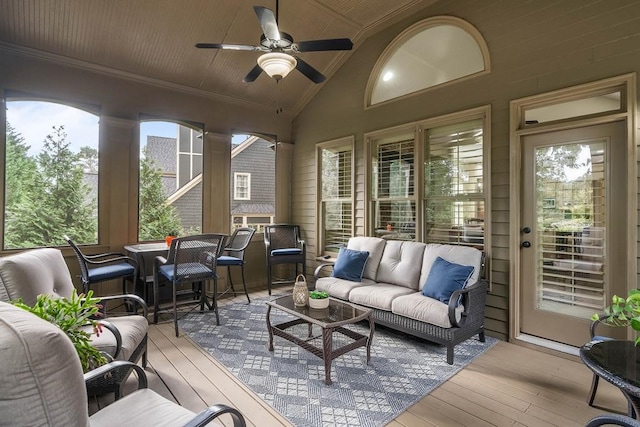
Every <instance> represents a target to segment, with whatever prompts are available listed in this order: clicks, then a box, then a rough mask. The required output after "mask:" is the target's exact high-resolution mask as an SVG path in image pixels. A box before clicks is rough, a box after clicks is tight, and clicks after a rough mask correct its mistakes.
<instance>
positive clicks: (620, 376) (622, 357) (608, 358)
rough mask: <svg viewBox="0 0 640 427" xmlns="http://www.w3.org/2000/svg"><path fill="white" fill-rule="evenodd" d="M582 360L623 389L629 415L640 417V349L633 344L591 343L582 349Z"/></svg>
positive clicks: (616, 341)
mask: <svg viewBox="0 0 640 427" xmlns="http://www.w3.org/2000/svg"><path fill="white" fill-rule="evenodd" d="M580 358H581V359H582V361H583V362H584V364H585V365H587V367H588V368H589V369H591V370H592V371H593V372H594V373H595V374H596V375H598V376H599V377H600V378H603V379H605V380H607V381H609V382H610V383H611V384H613V385H615V386H616V387H618V388H619V389H620V391H621V392H622V394H624V396H625V397H626V398H627V402H628V404H629V416H630V417H633V418H636V419H637V414H640V347H636V345H635V343H634V342H633V341H619V340H607V341H591V342H589V343H587V344H585V345H583V346H582V348H580Z"/></svg>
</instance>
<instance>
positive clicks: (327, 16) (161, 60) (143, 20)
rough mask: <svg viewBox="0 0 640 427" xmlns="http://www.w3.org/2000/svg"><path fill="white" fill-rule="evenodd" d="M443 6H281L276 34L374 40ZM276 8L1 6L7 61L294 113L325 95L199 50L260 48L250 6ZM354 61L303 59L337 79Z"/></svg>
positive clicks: (41, 1)
mask: <svg viewBox="0 0 640 427" xmlns="http://www.w3.org/2000/svg"><path fill="white" fill-rule="evenodd" d="M435 1H436V0H393V1H389V0H304V1H301V0H281V1H280V5H279V19H278V23H279V27H280V30H281V31H284V32H287V33H289V34H291V35H292V36H293V37H294V39H295V40H315V39H327V38H342V37H348V38H351V40H353V42H354V49H357V48H358V46H359V44H360V43H361V42H362V41H363V40H364V39H365V38H367V37H370V36H371V35H373V34H375V33H376V32H378V31H380V30H382V29H384V28H386V27H387V26H388V25H391V24H392V23H394V22H396V21H397V20H399V19H402V18H405V17H407V16H410V15H411V14H412V13H414V12H415V11H416V10H419V9H422V8H424V7H426V6H427V5H429V4H431V3H434V2H435ZM254 5H260V6H264V7H268V8H270V9H272V10H273V11H274V12H275V0H134V1H132V0H109V1H104V0H0V52H2V51H3V50H5V51H11V52H13V53H16V52H18V53H20V54H25V55H36V56H45V57H46V58H47V59H49V60H54V61H59V62H62V63H67V64H71V65H75V66H80V67H87V68H90V69H91V68H93V69H97V70H101V71H105V72H113V73H116V74H119V75H122V76H125V77H131V78H135V79H140V78H142V79H151V80H153V81H154V82H155V83H156V84H158V83H160V84H165V83H166V84H167V85H169V86H172V87H176V88H179V89H184V90H187V91H197V92H201V93H203V94H205V95H207V96H218V95H221V96H224V97H230V98H234V99H239V100H242V101H245V102H252V103H259V104H270V103H273V102H274V97H275V94H276V93H277V92H278V96H279V103H280V105H281V106H282V107H283V108H284V109H285V110H289V111H292V112H293V113H294V114H295V113H296V112H297V111H299V110H300V109H301V108H302V107H303V106H304V103H306V101H307V100H308V99H310V98H311V97H312V96H313V94H315V92H316V91H317V90H318V86H321V85H315V84H313V83H312V82H310V81H309V80H308V79H306V78H305V77H304V76H303V75H301V74H300V73H298V72H297V71H295V70H294V71H293V72H292V73H291V74H290V75H289V76H288V77H287V78H286V79H285V80H284V81H283V82H281V83H280V85H281V87H280V88H277V87H276V83H275V81H274V80H272V79H269V78H268V77H266V75H264V74H263V75H261V76H260V77H259V78H258V79H257V80H256V81H255V82H253V83H243V82H242V79H243V77H244V76H245V75H246V74H247V73H248V72H249V70H251V68H252V67H253V66H254V65H255V61H256V58H257V57H258V56H259V54H260V53H259V52H251V51H221V50H204V49H196V48H195V47H194V44H195V43H198V42H209V43H232V44H249V45H256V44H258V43H259V40H260V36H261V35H262V30H261V28H260V25H259V22H258V19H257V17H256V15H255V13H254V10H253V6H254ZM349 54H350V53H349V52H307V53H302V54H300V57H301V58H302V59H304V60H305V61H306V62H308V63H309V64H311V65H312V66H314V67H315V68H316V69H318V70H319V71H320V72H322V73H323V74H325V75H326V76H327V77H330V76H331V75H332V73H334V72H335V71H336V70H337V68H339V66H340V65H341V64H342V63H343V62H344V61H345V60H346V58H347V57H348V56H349Z"/></svg>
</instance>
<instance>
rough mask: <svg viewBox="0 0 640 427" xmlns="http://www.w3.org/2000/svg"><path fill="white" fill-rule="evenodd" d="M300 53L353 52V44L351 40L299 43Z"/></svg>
mask: <svg viewBox="0 0 640 427" xmlns="http://www.w3.org/2000/svg"><path fill="white" fill-rule="evenodd" d="M296 44H297V45H298V52H317V51H322V50H351V49H352V48H353V42H352V41H351V40H350V39H326V40H308V41H304V42H297V43H296Z"/></svg>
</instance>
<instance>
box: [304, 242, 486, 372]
mask: <svg viewBox="0 0 640 427" xmlns="http://www.w3.org/2000/svg"><path fill="white" fill-rule="evenodd" d="M347 248H348V249H351V250H355V251H366V252H368V258H367V259H366V264H365V265H364V270H363V271H362V277H361V279H360V280H353V279H352V280H346V279H344V278H340V277H334V275H333V274H332V275H331V276H327V272H328V271H330V270H332V269H333V266H334V264H332V263H326V264H321V265H319V266H318V267H317V268H316V271H315V274H314V276H315V287H316V290H321V291H326V292H328V293H329V295H330V296H331V297H333V298H338V299H342V300H345V301H349V302H351V303H354V304H358V305H362V306H366V307H369V308H372V309H373V310H374V314H375V321H376V324H379V325H384V326H387V327H390V328H393V329H396V330H399V331H402V332H405V333H408V334H411V335H415V336H417V337H420V338H423V339H426V340H428V341H432V342H436V343H439V344H442V345H445V346H446V347H447V363H449V364H453V356H454V347H455V346H456V345H457V344H459V343H461V342H463V341H465V340H467V339H469V338H471V337H473V336H474V335H476V334H477V335H478V336H479V339H480V341H482V342H484V339H485V337H484V310H485V301H486V295H487V282H486V281H485V280H484V279H481V278H480V275H481V271H482V266H483V261H484V259H483V253H482V252H481V251H479V250H478V249H475V248H473V247H468V246H457V245H440V244H425V243H419V242H409V241H399V240H384V239H381V238H377V237H352V238H351V239H349V242H348V244H347ZM365 257H366V255H365ZM438 258H442V259H444V260H446V261H448V262H449V263H456V264H461V265H465V266H473V272H472V274H471V275H470V277H469V279H468V280H467V282H466V286H465V287H464V288H463V289H459V290H456V291H454V292H453V294H451V297H450V298H449V299H448V303H445V302H442V301H441V300H439V299H436V298H431V297H429V296H425V295H423V292H422V291H423V287H424V286H425V282H426V281H427V278H428V277H429V273H430V271H431V269H432V267H433V266H434V263H436V262H440V261H442V260H438V261H437V259H438ZM430 280H431V281H433V279H430Z"/></svg>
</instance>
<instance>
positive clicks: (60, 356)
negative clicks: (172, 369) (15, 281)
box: [0, 302, 246, 427]
mask: <svg viewBox="0 0 640 427" xmlns="http://www.w3.org/2000/svg"><path fill="white" fill-rule="evenodd" d="M0 360H2V363H0V378H2V382H1V383H0V420H2V422H0V423H1V424H3V425H4V424H5V423H7V424H8V425H25V426H26V425H29V426H32V425H52V426H69V427H75V426H83V427H86V426H93V427H96V426H114V425H116V426H117V425H135V426H158V425H172V426H174V425H175V426H178V425H184V426H201V425H205V424H208V423H209V422H212V423H213V425H218V426H221V425H222V424H219V423H218V422H217V421H219V420H220V419H219V417H220V416H222V415H224V414H229V415H230V417H231V420H232V421H233V426H234V427H245V425H246V423H245V420H244V417H243V416H242V414H241V413H240V412H239V411H238V410H237V409H235V408H232V407H230V406H226V405H215V406H212V407H210V408H206V409H205V410H203V411H202V412H200V413H199V414H195V413H193V412H191V411H189V410H187V409H185V408H183V407H181V406H180V405H178V404H176V403H173V402H171V401H169V400H166V399H165V398H164V397H161V396H160V395H158V394H157V393H155V392H154V391H152V390H149V389H148V388H147V379H146V374H145V372H144V370H143V369H142V368H140V367H139V366H137V365H135V364H133V363H131V362H127V361H116V362H111V363H109V364H106V365H104V366H101V367H100V368H98V369H96V370H94V371H91V372H89V373H87V374H84V375H83V373H82V368H81V366H80V360H79V359H78V357H77V354H76V351H75V348H74V347H73V344H72V343H71V340H69V338H68V337H67V336H66V335H65V334H64V332H62V331H61V330H60V329H59V328H57V327H56V326H55V325H53V324H51V323H49V322H47V321H45V320H42V319H40V318H38V317H37V316H35V315H33V314H31V313H29V312H27V311H25V310H22V309H20V308H18V307H15V306H13V305H11V304H7V303H4V302H0ZM131 371H135V372H136V375H137V376H138V390H136V391H134V392H133V393H131V394H129V395H127V396H124V397H122V398H121V399H119V400H117V401H115V402H114V403H112V404H111V405H108V406H106V407H105V408H102V409H101V410H99V411H98V412H96V413H95V414H93V415H91V416H89V413H88V406H87V403H88V398H87V391H86V388H85V384H88V383H89V382H95V381H102V380H104V379H108V378H109V377H110V376H111V375H115V376H127V375H129V373H130V372H131Z"/></svg>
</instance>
